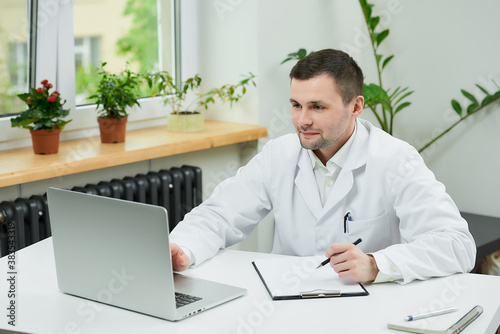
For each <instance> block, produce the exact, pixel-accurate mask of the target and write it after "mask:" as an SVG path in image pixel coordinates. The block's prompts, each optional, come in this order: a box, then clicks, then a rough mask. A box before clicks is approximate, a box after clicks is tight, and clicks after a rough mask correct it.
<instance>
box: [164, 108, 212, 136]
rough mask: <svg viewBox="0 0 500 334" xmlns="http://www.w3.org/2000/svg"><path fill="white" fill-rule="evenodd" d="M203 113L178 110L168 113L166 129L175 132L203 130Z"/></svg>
mask: <svg viewBox="0 0 500 334" xmlns="http://www.w3.org/2000/svg"><path fill="white" fill-rule="evenodd" d="M203 125H204V121H203V114H202V113H196V114H193V113H187V112H180V113H179V114H169V115H168V118H167V130H168V131H176V132H197V131H202V130H203Z"/></svg>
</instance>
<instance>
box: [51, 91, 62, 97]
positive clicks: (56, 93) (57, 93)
mask: <svg viewBox="0 0 500 334" xmlns="http://www.w3.org/2000/svg"><path fill="white" fill-rule="evenodd" d="M52 94H53V95H57V96H59V95H61V93H59V91H58V90H55V91H54V93H52Z"/></svg>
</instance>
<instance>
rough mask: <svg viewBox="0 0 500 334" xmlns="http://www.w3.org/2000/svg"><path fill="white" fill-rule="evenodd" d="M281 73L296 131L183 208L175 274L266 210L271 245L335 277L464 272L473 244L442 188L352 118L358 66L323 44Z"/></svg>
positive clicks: (239, 236) (174, 238)
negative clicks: (325, 261)
mask: <svg viewBox="0 0 500 334" xmlns="http://www.w3.org/2000/svg"><path fill="white" fill-rule="evenodd" d="M290 78H291V84H290V103H291V107H292V122H293V125H294V127H295V129H296V132H297V133H296V134H288V135H284V136H282V137H279V138H276V139H274V140H270V141H269V142H268V143H267V144H266V145H265V146H264V148H263V149H262V152H260V153H259V154H257V155H256V156H255V157H254V158H253V159H252V160H251V161H250V162H249V163H248V164H247V165H246V166H245V167H242V168H240V170H239V171H238V172H237V174H236V175H235V176H234V177H232V178H229V179H227V180H225V181H223V182H222V183H221V184H220V185H219V186H218V187H217V188H216V189H215V190H214V193H213V194H212V196H211V197H210V198H209V199H207V200H206V201H205V202H204V203H203V204H201V205H200V206H198V207H197V208H195V209H193V210H192V211H191V212H190V213H189V214H187V215H186V216H185V219H184V220H183V221H182V222H181V223H179V224H178V225H177V227H176V228H175V229H174V231H173V232H172V233H171V242H172V246H171V252H172V260H173V261H172V262H173V266H174V270H177V271H181V270H185V269H186V268H188V266H189V265H195V264H199V263H201V262H203V261H205V260H206V259H208V258H210V257H212V256H214V255H215V254H216V253H217V251H218V250H219V249H220V248H223V247H226V246H230V245H233V244H235V243H237V242H239V241H242V240H244V239H245V238H246V237H247V236H249V235H250V233H251V232H252V231H253V230H254V228H255V227H256V225H257V224H258V223H259V221H260V220H261V219H262V218H264V217H265V216H266V215H267V214H268V213H269V212H270V211H271V210H272V211H273V213H274V218H275V231H274V241H273V250H272V251H273V253H279V254H289V255H296V256H309V255H318V254H325V255H326V256H327V257H328V258H330V265H331V266H332V268H333V270H335V271H336V272H337V273H338V274H339V276H340V277H341V278H350V279H353V280H355V281H357V282H386V281H396V282H399V283H401V284H405V283H408V282H410V281H412V280H415V279H427V278H430V277H433V276H445V275H451V274H454V273H463V272H467V271H470V270H471V269H472V268H473V266H474V261H475V255H476V247H475V244H474V240H473V238H472V236H471V234H470V233H469V231H468V227H467V223H466V222H465V221H464V219H463V218H462V217H461V216H460V213H459V211H458V209H457V207H456V206H455V204H454V202H453V201H452V199H451V198H450V196H449V195H448V194H447V193H446V191H445V187H444V185H443V184H441V183H440V182H438V181H437V180H436V179H435V177H434V175H433V173H432V172H431V171H430V170H429V169H428V168H427V167H426V166H425V164H424V161H423V160H422V158H421V157H420V155H419V154H418V152H417V151H416V150H415V149H414V148H413V147H411V146H410V145H408V144H407V143H405V142H403V141H401V140H398V139H396V138H394V137H392V136H390V135H389V134H387V133H385V132H383V131H382V130H380V129H378V128H376V127H374V126H373V125H372V124H370V123H369V122H367V121H364V120H361V119H358V116H359V115H361V112H362V111H363V105H364V98H363V96H362V94H363V73H362V71H361V69H360V68H359V67H358V65H357V64H356V62H355V61H354V60H353V59H352V58H351V57H350V56H349V55H347V54H346V53H344V52H342V51H338V50H332V49H327V50H321V51H317V52H314V53H312V54H311V55H309V56H307V57H305V58H304V59H302V60H300V61H299V62H297V64H296V65H295V66H294V67H293V69H292V70H291V73H290ZM358 238H362V239H363V241H362V242H361V243H360V244H359V245H358V246H354V245H353V244H352V242H353V241H354V240H356V239H358Z"/></svg>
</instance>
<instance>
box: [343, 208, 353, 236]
mask: <svg viewBox="0 0 500 334" xmlns="http://www.w3.org/2000/svg"><path fill="white" fill-rule="evenodd" d="M348 221H349V222H350V221H352V217H351V213H350V212H348V213H346V214H345V216H344V233H347V222H348Z"/></svg>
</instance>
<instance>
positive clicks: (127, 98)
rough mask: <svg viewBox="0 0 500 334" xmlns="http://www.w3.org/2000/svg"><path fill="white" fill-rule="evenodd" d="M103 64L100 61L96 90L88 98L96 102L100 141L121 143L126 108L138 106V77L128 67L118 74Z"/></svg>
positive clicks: (126, 114)
mask: <svg viewBox="0 0 500 334" xmlns="http://www.w3.org/2000/svg"><path fill="white" fill-rule="evenodd" d="M104 66H106V62H104V63H102V65H101V67H100V68H99V71H98V75H99V76H100V79H99V83H98V86H97V92H96V93H95V94H94V95H92V96H89V99H90V100H94V101H95V103H96V104H97V105H96V110H98V117H97V121H98V123H99V130H100V134H101V142H102V143H122V142H124V141H125V133H126V126H127V120H128V112H127V108H129V107H132V106H134V105H137V106H140V105H139V102H138V101H137V98H138V93H137V87H138V84H139V80H140V77H139V75H137V74H135V73H133V72H132V71H130V70H129V69H126V70H124V71H122V72H121V73H119V74H114V73H109V72H107V71H106V70H105V69H104Z"/></svg>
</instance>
